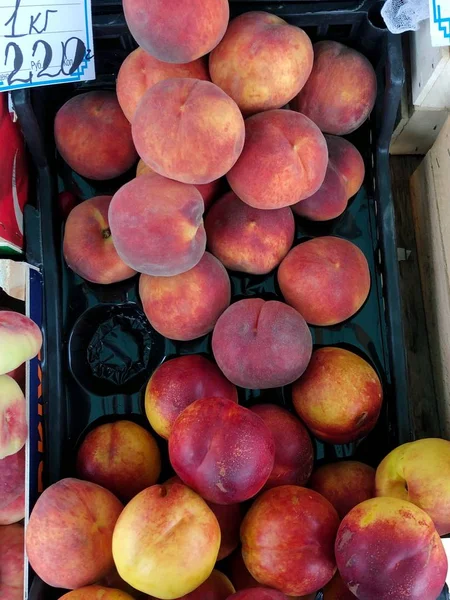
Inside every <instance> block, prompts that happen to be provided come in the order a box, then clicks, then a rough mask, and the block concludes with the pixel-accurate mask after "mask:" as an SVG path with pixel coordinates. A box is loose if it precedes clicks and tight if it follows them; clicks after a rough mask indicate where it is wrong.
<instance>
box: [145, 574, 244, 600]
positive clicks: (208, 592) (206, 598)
mask: <svg viewBox="0 0 450 600" xmlns="http://www.w3.org/2000/svg"><path fill="white" fill-rule="evenodd" d="M233 593H234V587H233V584H232V583H231V581H230V580H229V579H228V577H227V576H226V575H224V574H223V573H221V572H220V571H217V570H216V569H214V571H213V572H212V573H211V575H210V576H209V577H208V579H207V580H206V581H205V582H204V583H202V585H201V586H199V587H198V588H197V589H196V590H194V591H193V592H190V593H189V594H186V595H185V596H181V598H180V599H179V600H227V598H229V597H230V594H233ZM147 598H148V600H157V599H156V598H154V597H153V596H147Z"/></svg>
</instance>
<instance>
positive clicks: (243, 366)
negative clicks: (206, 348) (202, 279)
mask: <svg viewBox="0 0 450 600" xmlns="http://www.w3.org/2000/svg"><path fill="white" fill-rule="evenodd" d="M212 348H213V352H214V358H215V359H216V362H217V364H218V366H219V368H220V369H221V371H222V372H223V373H224V375H225V377H226V378H227V379H229V380H230V381H231V382H232V383H234V384H235V385H239V386H241V387H246V388H249V389H267V388H274V387H280V386H283V385H288V384H289V383H292V382H293V381H295V380H296V379H297V378H298V377H300V375H302V373H303V372H304V371H305V369H306V367H307V365H308V362H309V360H310V358H311V351H312V339H311V333H310V331H309V329H308V327H307V325H306V323H305V321H304V319H303V317H302V316H301V315H300V314H299V313H298V312H297V311H296V310H294V309H293V308H291V307H290V306H287V305H286V304H284V303H282V302H277V301H274V300H270V301H267V302H266V301H264V300H262V299H261V298H246V299H244V300H239V301H238V302H235V303H234V304H232V305H231V306H230V307H229V308H227V310H226V311H225V312H224V313H223V314H222V315H221V317H220V318H219V320H218V321H217V323H216V326H215V328H214V332H213V337H212Z"/></svg>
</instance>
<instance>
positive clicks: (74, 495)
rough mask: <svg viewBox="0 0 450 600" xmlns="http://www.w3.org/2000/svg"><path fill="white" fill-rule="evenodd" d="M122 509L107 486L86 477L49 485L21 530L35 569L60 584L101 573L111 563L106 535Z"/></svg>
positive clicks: (79, 583) (78, 583)
mask: <svg viewBox="0 0 450 600" xmlns="http://www.w3.org/2000/svg"><path fill="white" fill-rule="evenodd" d="M122 509H123V506H122V504H121V503H120V502H119V500H118V499H117V498H116V497H115V496H114V495H113V494H111V492H109V491H108V490H105V489H104V488H102V487H100V486H99V485H96V484H95V483H91V482H89V481H81V480H79V479H62V480H61V481H58V482H57V483H55V484H53V485H51V486H50V487H48V488H47V489H46V490H45V491H44V493H43V494H42V495H41V496H40V497H39V499H38V501H37V502H36V504H35V506H34V509H33V512H32V513H31V517H30V521H29V523H28V527H27V531H26V549H27V554H28V559H29V561H30V564H31V566H32V567H33V569H34V571H35V572H36V573H37V575H39V577H40V578H41V579H42V580H43V581H44V582H45V583H47V584H48V585H51V586H53V587H60V588H65V589H76V588H79V587H83V586H86V585H90V584H93V583H95V582H96V581H98V580H100V579H101V578H102V577H104V576H106V575H107V574H108V573H109V572H110V571H111V569H112V568H113V565H114V563H113V557H112V551H111V540H112V535H113V530H114V526H115V524H116V521H117V519H118V517H119V515H120V513H121V512H122ZM80 540H82V542H80ZM68 557H70V560H68Z"/></svg>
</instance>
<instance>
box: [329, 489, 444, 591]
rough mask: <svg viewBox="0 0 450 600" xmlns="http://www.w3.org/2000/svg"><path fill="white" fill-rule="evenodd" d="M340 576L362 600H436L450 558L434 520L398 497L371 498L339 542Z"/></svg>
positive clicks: (346, 523)
mask: <svg viewBox="0 0 450 600" xmlns="http://www.w3.org/2000/svg"><path fill="white" fill-rule="evenodd" d="M335 552H336V560H337V566H338V569H339V573H340V574H341V577H342V579H343V581H344V583H345V584H346V585H347V587H348V588H349V589H350V591H351V592H352V593H354V594H355V595H356V596H357V598H359V600H373V598H379V599H380V600H388V599H390V598H395V599H396V600H403V599H404V600H435V599H436V598H437V597H438V596H439V594H440V592H441V590H442V588H443V587H444V582H445V577H446V574H447V557H446V555H445V550H444V547H443V545H442V542H441V540H440V538H439V534H438V533H437V531H436V529H435V528H434V525H433V522H432V520H431V519H430V517H429V516H428V515H427V514H426V513H425V512H424V511H423V510H421V509H420V508H418V507H417V506H415V505H414V504H411V503H410V502H406V501H404V500H398V499H397V498H372V499H371V500H366V501H365V502H362V503H361V504H358V506H356V507H355V508H354V509H353V510H351V511H350V512H349V513H348V515H347V516H346V517H344V519H343V521H342V523H341V525H340V527H339V531H338V533H337V537H336V544H335Z"/></svg>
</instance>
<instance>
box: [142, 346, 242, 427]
mask: <svg viewBox="0 0 450 600" xmlns="http://www.w3.org/2000/svg"><path fill="white" fill-rule="evenodd" d="M201 398H228V400H233V402H237V401H238V396H237V391H236V388H235V386H234V385H233V384H232V383H230V382H229V381H228V379H226V378H225V377H224V376H223V374H222V372H221V371H220V369H219V368H218V367H217V366H216V365H215V364H214V363H212V362H210V361H209V360H208V359H206V358H204V357H203V356H201V355H200V354H192V355H187V356H179V357H177V358H173V359H171V360H167V361H165V362H163V363H162V365H160V366H159V367H158V368H157V369H156V371H155V372H154V373H153V375H152V376H151V377H150V380H149V382H148V384H147V388H146V390H145V412H146V415H147V418H148V420H149V422H150V425H151V426H152V428H153V429H154V430H155V431H156V433H158V434H159V435H160V436H162V437H163V438H165V439H168V438H169V435H170V432H171V431H172V426H173V424H174V423H175V420H176V419H177V417H178V416H179V415H180V413H181V412H182V411H183V410H184V409H185V408H186V407H187V406H189V405H190V404H192V403H193V402H195V400H200V399H201Z"/></svg>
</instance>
